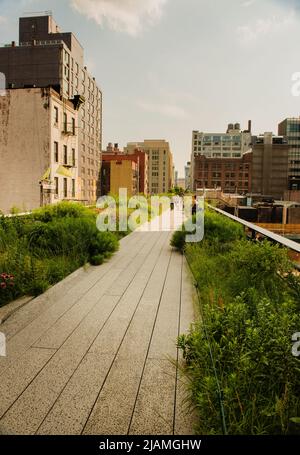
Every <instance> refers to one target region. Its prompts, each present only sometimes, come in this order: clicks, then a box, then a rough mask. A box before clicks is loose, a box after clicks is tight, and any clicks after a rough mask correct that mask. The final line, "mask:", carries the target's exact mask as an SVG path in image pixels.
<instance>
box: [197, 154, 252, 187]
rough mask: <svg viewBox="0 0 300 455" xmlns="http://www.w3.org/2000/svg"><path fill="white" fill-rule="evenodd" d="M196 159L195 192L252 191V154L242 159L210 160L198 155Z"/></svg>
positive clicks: (245, 155)
mask: <svg viewBox="0 0 300 455" xmlns="http://www.w3.org/2000/svg"><path fill="white" fill-rule="evenodd" d="M194 159H195V161H194V181H193V187H194V191H204V190H205V189H216V190H217V189H218V190H221V191H222V192H224V193H230V194H233V193H235V194H246V193H248V192H249V191H250V190H251V173H252V153H251V152H248V153H245V154H244V155H243V156H242V157H240V158H210V157H207V156H205V155H198V154H197V155H196V156H195V158H194Z"/></svg>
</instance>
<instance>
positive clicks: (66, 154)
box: [64, 145, 68, 164]
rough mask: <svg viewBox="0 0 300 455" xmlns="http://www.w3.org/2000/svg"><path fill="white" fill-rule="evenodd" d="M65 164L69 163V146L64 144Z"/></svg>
mask: <svg viewBox="0 0 300 455" xmlns="http://www.w3.org/2000/svg"><path fill="white" fill-rule="evenodd" d="M64 164H68V147H67V146H66V145H64Z"/></svg>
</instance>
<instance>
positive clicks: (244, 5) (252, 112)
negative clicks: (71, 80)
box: [0, 0, 300, 177]
mask: <svg viewBox="0 0 300 455" xmlns="http://www.w3.org/2000/svg"><path fill="white" fill-rule="evenodd" d="M46 10H51V11H52V12H53V16H54V18H55V20H56V21H57V22H58V24H59V26H60V27H61V29H63V30H64V31H72V32H73V33H74V34H76V36H77V37H78V39H79V41H80V42H81V44H82V45H83V47H84V49H85V60H86V63H87V66H88V69H89V71H90V72H92V73H93V75H94V76H95V77H96V79H97V82H98V84H99V85H100V87H101V89H102V90H103V102H104V105H103V106H104V107H103V114H104V118H103V147H104V148H105V147H106V145H107V143H108V142H118V143H119V144H120V146H121V147H124V146H125V145H126V144H127V142H133V141H143V140H144V139H166V140H167V141H169V142H170V145H171V148H172V150H173V153H174V160H175V167H176V169H177V170H178V173H179V177H183V176H184V165H185V163H186V161H189V159H190V153H191V141H192V130H200V131H215V132H217V131H220V132H222V131H225V130H226V127H227V124H228V123H232V122H233V123H235V122H239V123H241V127H242V129H246V128H247V122H248V120H249V119H251V120H252V124H253V132H254V133H257V134H259V133H263V132H264V131H273V132H274V133H277V125H278V123H279V122H280V121H281V120H283V119H284V118H286V117H290V116H291V117H293V116H295V117H298V116H299V114H300V97H293V96H292V94H291V87H292V75H293V74H294V73H296V72H300V50H298V45H297V43H298V42H300V1H298V0H259V1H258V0H226V1H224V0H61V1H58V0H51V1H50V0H13V1H8V0H0V43H1V45H4V44H5V43H9V42H10V41H12V40H15V41H17V40H18V18H19V16H22V15H23V13H24V12H40V11H46Z"/></svg>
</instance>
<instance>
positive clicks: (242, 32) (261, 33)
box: [237, 11, 295, 44]
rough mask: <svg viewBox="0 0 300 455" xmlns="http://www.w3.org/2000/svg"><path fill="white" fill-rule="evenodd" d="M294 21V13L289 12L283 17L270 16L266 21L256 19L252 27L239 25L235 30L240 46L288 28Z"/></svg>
mask: <svg viewBox="0 0 300 455" xmlns="http://www.w3.org/2000/svg"><path fill="white" fill-rule="evenodd" d="M294 21H295V12H294V11H291V12H290V13H289V14H287V15H285V16H281V17H279V16H272V17H269V18H267V19H257V21H256V22H255V23H254V24H252V25H241V26H239V27H238V28H237V34H238V37H239V40H240V41H241V43H242V44H252V43H255V42H256V41H258V40H259V39H260V38H262V37H265V36H267V35H270V34H273V33H277V32H279V31H281V30H284V29H285V28H288V27H289V26H290V25H291V24H293V23H294Z"/></svg>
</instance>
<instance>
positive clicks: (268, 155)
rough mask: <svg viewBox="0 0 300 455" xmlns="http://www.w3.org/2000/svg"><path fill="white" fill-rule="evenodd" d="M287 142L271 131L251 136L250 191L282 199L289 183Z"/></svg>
mask: <svg viewBox="0 0 300 455" xmlns="http://www.w3.org/2000/svg"><path fill="white" fill-rule="evenodd" d="M289 147H290V146H289V144H288V143H287V140H286V138H285V137H283V136H274V135H273V133H264V135H261V136H256V137H253V148H252V153H253V164H252V193H255V194H261V195H264V196H271V197H273V198H275V199H283V198H284V194H285V192H286V191H287V190H288V185H289Z"/></svg>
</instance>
